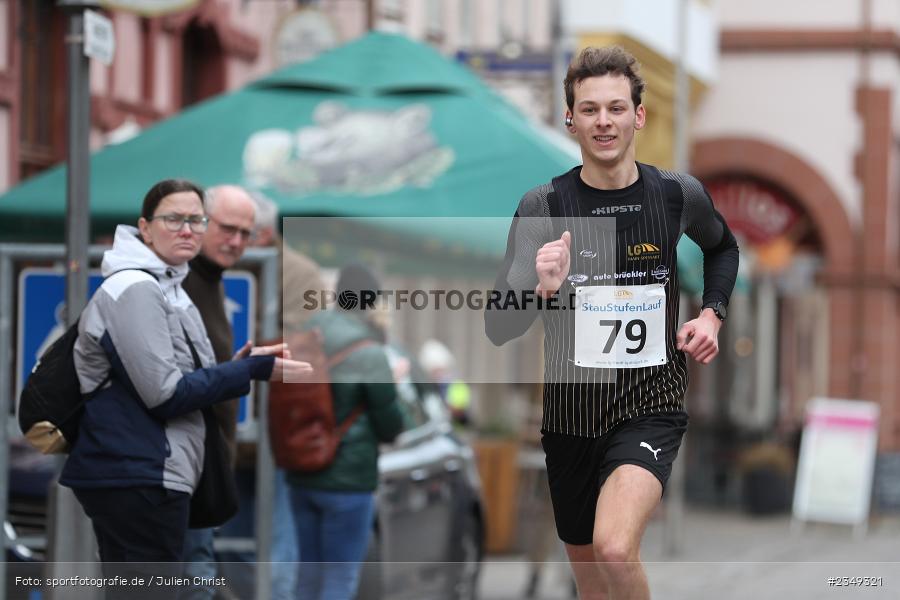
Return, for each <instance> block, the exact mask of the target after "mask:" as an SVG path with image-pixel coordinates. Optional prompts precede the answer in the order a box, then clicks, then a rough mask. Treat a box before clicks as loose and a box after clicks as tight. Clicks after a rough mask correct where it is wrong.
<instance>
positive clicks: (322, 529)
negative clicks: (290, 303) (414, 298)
mask: <svg viewBox="0 0 900 600" xmlns="http://www.w3.org/2000/svg"><path fill="white" fill-rule="evenodd" d="M378 289H379V285H378V282H377V281H376V280H375V278H374V276H373V275H372V274H371V273H370V272H369V271H368V270H367V269H366V268H365V267H362V266H361V265H350V266H348V267H345V268H344V269H342V270H341V273H340V276H339V279H338V285H337V293H338V298H339V300H338V302H339V308H335V309H334V310H327V311H322V312H319V313H317V314H316V315H315V316H314V317H312V318H311V319H310V320H309V321H308V322H307V323H306V328H307V329H318V330H319V331H320V332H321V333H322V337H323V342H324V346H325V353H326V354H327V355H328V356H332V355H335V354H337V353H338V352H340V351H341V350H343V349H345V348H349V347H350V346H352V345H353V344H356V343H358V342H360V341H362V340H367V339H368V340H372V341H373V342H375V343H374V344H371V345H367V346H363V347H361V348H358V349H356V350H354V351H353V352H352V353H351V354H350V355H349V356H347V358H346V359H345V360H343V361H342V362H340V363H338V364H337V365H335V366H333V367H332V368H331V369H330V375H331V381H332V392H333V397H334V413H335V419H336V422H337V423H341V422H343V420H344V419H346V418H347V416H348V415H350V414H351V412H352V411H353V409H354V408H355V407H357V406H362V407H364V409H365V410H364V411H363V412H362V413H361V414H360V416H359V417H358V418H357V419H356V420H355V421H354V422H353V424H352V425H351V426H350V428H349V429H348V430H347V432H346V434H345V435H344V436H343V438H342V439H341V443H340V446H339V447H338V451H337V454H336V456H335V459H334V461H333V462H332V463H331V464H330V465H329V466H328V467H327V468H325V469H324V470H322V471H319V472H316V473H300V472H290V473H288V483H289V485H290V492H291V504H292V507H293V510H294V519H295V522H296V527H297V539H298V543H299V546H300V560H301V562H302V564H301V568H300V573H299V586H298V596H297V597H298V598H304V599H305V600H326V599H327V600H350V599H351V598H353V596H354V594H355V593H356V587H357V584H358V581H359V571H360V565H361V562H362V560H363V559H364V557H365V553H366V547H367V545H368V542H369V536H370V534H371V531H372V525H373V518H374V508H375V494H374V492H375V488H376V486H377V484H378V444H379V442H390V441H392V440H393V439H394V438H395V437H396V436H397V435H398V434H399V433H400V432H401V431H402V430H403V428H404V421H403V415H402V412H401V409H400V406H399V404H398V402H397V391H396V386H395V384H394V380H393V374H392V372H391V368H390V366H389V364H388V360H387V357H386V355H385V351H384V347H383V344H384V342H385V332H384V330H383V329H381V328H380V326H379V325H377V321H376V319H375V316H376V314H377V311H376V310H373V309H372V307H371V306H370V307H369V309H368V310H365V307H364V305H365V303H360V302H353V301H352V299H353V298H356V299H359V298H362V297H364V296H365V294H372V293H374V291H375V290H378ZM342 299H343V300H342ZM310 563H318V564H310Z"/></svg>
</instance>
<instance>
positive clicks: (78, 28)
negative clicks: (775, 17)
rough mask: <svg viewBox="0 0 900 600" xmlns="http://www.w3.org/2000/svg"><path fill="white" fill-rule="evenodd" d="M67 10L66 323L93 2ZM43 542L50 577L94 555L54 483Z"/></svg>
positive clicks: (82, 291)
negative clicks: (87, 17)
mask: <svg viewBox="0 0 900 600" xmlns="http://www.w3.org/2000/svg"><path fill="white" fill-rule="evenodd" d="M59 4H60V6H62V7H63V8H67V9H68V10H69V33H68V35H67V36H66V40H65V41H66V46H67V53H68V77H69V82H68V83H69V106H68V119H69V123H68V133H69V139H68V165H67V167H68V168H67V172H66V192H67V194H66V323H67V324H68V325H71V324H73V323H74V322H75V321H76V320H77V319H78V316H79V315H80V314H81V309H82V308H84V305H85V304H86V302H87V291H88V281H87V280H88V253H87V246H88V237H89V235H90V223H89V220H88V219H89V205H90V202H89V198H88V189H89V184H88V178H89V168H90V145H89V134H90V92H89V81H90V62H89V59H88V57H87V56H85V54H84V9H85V7H87V6H94V5H96V2H85V1H83V0H82V1H77V2H76V1H65V0H61V1H60V2H59ZM50 496H51V504H50V519H49V526H50V529H49V532H48V544H47V557H48V559H49V562H48V569H49V571H50V573H51V574H52V576H53V577H66V576H72V575H76V574H85V573H83V571H82V572H77V565H74V564H72V563H75V562H77V561H90V560H91V559H92V558H93V557H94V536H93V535H92V534H91V527H90V522H89V521H88V519H87V517H86V516H85V515H84V512H83V511H82V509H81V506H80V505H79V504H78V501H77V500H76V499H75V496H74V494H72V491H71V490H69V489H66V488H62V487H61V486H59V485H58V484H57V485H54V486H53V489H52V490H51V493H50ZM47 591H48V594H47V596H48V598H51V599H52V600H58V599H60V598H75V597H80V598H83V597H85V594H88V595H96V592H93V594H92V592H91V591H89V590H84V589H78V590H77V592H76V591H75V590H74V589H72V588H66V587H61V588H55V589H49V590H47Z"/></svg>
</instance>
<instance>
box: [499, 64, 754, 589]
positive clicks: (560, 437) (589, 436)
mask: <svg viewBox="0 0 900 600" xmlns="http://www.w3.org/2000/svg"><path fill="white" fill-rule="evenodd" d="M637 69H638V65H637V62H636V60H635V59H634V57H633V56H631V55H630V54H628V53H627V52H626V51H624V50H623V49H622V48H618V47H612V48H587V49H585V50H584V51H582V52H581V53H580V55H579V56H578V57H577V58H576V59H575V60H574V61H573V62H572V64H571V65H570V67H569V70H568V73H567V75H566V79H565V83H564V86H565V93H566V103H567V106H568V111H567V112H566V117H565V118H566V126H567V128H568V129H569V132H570V133H571V134H572V135H574V136H575V137H576V139H577V140H578V143H579V145H580V146H581V155H582V160H583V165H582V166H580V167H576V168H574V169H572V170H571V171H569V172H568V173H564V174H563V175H560V176H559V177H556V178H554V179H553V181H552V182H551V183H549V184H545V185H541V186H538V187H537V188H534V189H532V190H531V191H529V192H528V193H526V194H525V196H524V197H523V198H522V200H521V201H520V203H519V207H518V209H517V211H516V214H515V217H514V218H513V224H512V227H511V229H510V233H509V239H508V246H507V254H506V261H505V263H504V267H503V269H502V271H501V273H500V275H499V276H498V279H497V283H496V289H497V290H499V291H500V292H501V298H503V300H502V301H501V302H498V303H494V304H493V305H491V304H490V303H489V306H488V309H487V311H486V313H485V328H486V331H487V334H488V336H489V337H490V339H491V340H492V341H493V342H494V343H495V344H497V345H500V344H503V343H505V342H506V341H508V340H510V339H513V338H515V337H518V336H519V335H521V334H523V333H524V332H525V331H526V330H527V329H528V327H529V326H530V325H531V323H532V322H533V321H534V319H535V318H536V317H537V315H538V314H540V315H541V317H542V318H543V322H544V328H545V340H544V390H543V397H544V412H543V422H542V432H543V438H542V444H543V446H544V451H545V453H546V462H547V472H548V480H549V484H550V495H551V498H552V501H553V509H554V515H555V519H556V527H557V532H558V534H559V537H560V539H562V540H563V541H564V542H565V544H566V551H567V553H568V556H569V560H570V562H571V564H572V567H573V571H574V573H575V579H576V582H577V585H578V590H579V596H580V597H581V598H582V599H587V598H591V599H600V598H604V599H605V598H616V599H617V600H618V599H621V598H637V599H646V598H649V597H650V590H649V587H648V585H647V578H646V576H645V574H644V570H643V568H642V566H641V564H640V542H641V537H642V536H643V533H644V529H645V527H646V525H647V522H648V520H649V519H650V516H651V514H652V513H653V511H654V509H655V508H656V506H657V504H658V503H659V501H660V499H661V497H662V492H663V488H664V486H665V484H666V481H667V479H668V477H669V474H670V473H671V469H672V463H673V461H674V460H675V457H676V455H677V453H678V448H679V445H680V444H681V438H682V435H683V434H684V432H685V430H686V428H687V423H688V416H687V414H686V413H685V412H684V394H685V391H686V389H687V384H688V377H687V361H686V358H685V355H689V356H691V357H692V358H693V359H694V360H696V361H698V362H700V363H701V364H709V363H710V361H712V359H713V358H714V357H715V356H716V355H717V354H718V342H717V336H718V332H719V328H720V327H721V325H722V322H723V321H724V320H725V316H726V306H727V304H728V299H729V297H730V295H731V291H732V289H733V287H734V281H735V277H736V274H737V265H738V248H737V244H736V242H735V239H734V236H733V235H732V234H731V231H730V230H729V229H728V226H727V225H726V224H725V221H724V220H723V219H722V217H721V215H720V214H719V213H718V212H717V211H716V210H715V208H714V207H713V205H712V201H711V199H710V197H709V195H708V193H707V192H706V190H705V189H704V188H703V186H702V185H701V184H700V183H699V182H698V181H697V180H696V179H694V178H693V177H691V176H690V175H685V174H682V173H674V172H669V171H663V170H660V169H657V168H655V167H653V166H650V165H645V164H641V163H637V162H635V133H636V132H637V131H638V130H640V129H641V128H642V127H643V126H644V124H645V121H646V113H645V109H644V106H643V105H642V104H641V95H642V93H643V90H644V82H643V81H642V79H641V78H640V76H639V75H638V73H637ZM682 234H687V235H688V237H690V238H691V239H692V240H694V241H695V242H696V243H697V244H698V245H699V246H700V248H701V249H702V250H703V254H704V258H703V270H704V292H703V309H702V310H701V312H700V315H699V316H698V317H697V318H695V319H693V320H691V321H688V322H687V323H685V324H684V325H682V326H681V328H680V329H678V331H677V333H676V327H677V323H678V298H679V287H678V273H677V263H676V258H675V256H676V246H677V244H678V240H679V238H680V237H681V235H682ZM510 296H514V297H515V298H517V299H518V301H517V302H516V301H513V302H510V301H509V297H510ZM510 307H513V308H510Z"/></svg>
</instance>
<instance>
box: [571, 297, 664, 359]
mask: <svg viewBox="0 0 900 600" xmlns="http://www.w3.org/2000/svg"><path fill="white" fill-rule="evenodd" d="M665 363H666V290H665V287H664V286H663V285H662V284H653V285H621V286H618V285H609V286H605V285H591V286H580V287H578V288H576V290H575V364H576V365H578V366H580V367H595V368H604V369H636V368H639V367H650V366H653V365H663V364H665Z"/></svg>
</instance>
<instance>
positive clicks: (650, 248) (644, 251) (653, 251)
mask: <svg viewBox="0 0 900 600" xmlns="http://www.w3.org/2000/svg"><path fill="white" fill-rule="evenodd" d="M661 256H662V251H661V250H660V249H659V246H656V245H655V244H650V243H648V242H644V243H642V244H635V245H633V246H628V259H627V260H659V258H660V257H661Z"/></svg>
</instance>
